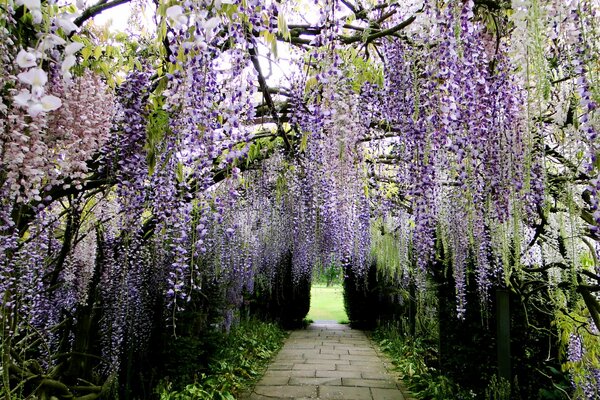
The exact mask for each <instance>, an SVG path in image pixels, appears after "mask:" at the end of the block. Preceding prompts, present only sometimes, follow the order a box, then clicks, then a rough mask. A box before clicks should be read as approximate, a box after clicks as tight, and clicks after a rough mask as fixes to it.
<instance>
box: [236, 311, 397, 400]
mask: <svg viewBox="0 0 600 400" xmlns="http://www.w3.org/2000/svg"><path fill="white" fill-rule="evenodd" d="M246 399H248V400H260V399H346V400H409V397H408V396H407V395H406V394H405V392H403V391H402V386H401V385H399V382H397V381H396V380H395V379H394V378H393V377H392V376H391V375H390V374H388V372H387V370H386V367H385V364H384V359H382V358H380V356H379V355H378V353H377V351H376V350H375V348H374V347H373V344H372V343H371V341H370V340H369V339H368V338H367V337H366V336H365V334H364V333H363V332H362V331H359V330H354V329H350V328H349V327H348V326H346V325H341V324H338V323H335V322H329V321H318V322H317V323H314V324H312V325H310V326H309V327H308V328H307V329H303V330H297V331H293V332H292V333H291V334H290V336H289V338H288V339H287V340H286V342H285V344H284V346H283V348H282V349H281V351H280V352H279V354H278V355H277V356H276V357H275V359H274V360H273V361H272V363H271V365H270V366H269V368H268V369H267V371H266V373H265V375H264V376H263V378H262V379H261V380H260V381H259V382H258V384H257V385H256V387H255V388H254V391H253V392H252V394H250V395H249V397H246Z"/></svg>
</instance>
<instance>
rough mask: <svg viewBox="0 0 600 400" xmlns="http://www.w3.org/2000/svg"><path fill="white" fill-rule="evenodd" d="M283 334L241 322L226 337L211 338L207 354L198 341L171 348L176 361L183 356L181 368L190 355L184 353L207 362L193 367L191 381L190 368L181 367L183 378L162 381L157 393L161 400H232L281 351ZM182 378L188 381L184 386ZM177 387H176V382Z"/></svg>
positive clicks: (264, 325) (271, 327)
mask: <svg viewBox="0 0 600 400" xmlns="http://www.w3.org/2000/svg"><path fill="white" fill-rule="evenodd" d="M285 336H286V333H285V331H283V330H282V329H281V328H280V327H279V326H277V325H276V324H273V323H265V322H262V321H260V320H257V319H248V320H243V321H242V322H241V323H240V324H239V325H237V326H235V327H233V328H232V329H231V331H230V332H229V334H225V335H223V334H212V335H210V336H209V337H207V338H206V340H205V341H204V343H205V345H206V348H208V349H210V350H209V351H206V349H205V350H204V351H202V349H200V348H198V347H197V345H198V344H199V343H200V341H197V342H192V343H188V341H180V342H179V343H178V344H175V345H174V349H177V354H174V356H175V357H179V356H182V358H181V360H180V362H181V363H182V364H184V363H185V362H186V360H188V359H189V357H190V354H188V355H187V356H186V355H185V352H186V350H188V351H198V350H200V352H201V353H203V354H204V357H203V358H204V359H205V360H206V362H205V363H204V365H199V364H197V363H196V362H195V361H194V363H193V365H195V366H196V367H197V370H196V371H195V373H194V374H193V379H190V375H189V372H190V370H191V369H192V367H191V365H182V368H184V369H183V371H186V373H185V375H184V376H176V377H175V376H174V377H169V378H165V379H164V380H162V381H161V383H160V384H159V386H158V387H157V389H156V393H157V394H158V395H159V396H160V399H161V400H190V399H196V400H204V399H207V400H208V399H235V398H236V397H235V396H236V395H237V394H239V393H240V392H242V391H244V390H246V389H247V388H248V387H249V386H250V385H251V384H252V383H254V382H255V380H256V379H257V378H258V377H259V376H260V374H261V372H262V370H263V369H264V368H265V367H266V365H267V364H268V362H269V361H270V359H271V358H272V356H273V355H274V354H275V353H276V352H277V351H278V350H279V349H280V348H281V345H282V344H283V339H284V338H285ZM184 378H185V379H188V380H187V382H185V383H183V384H181V383H182V382H184ZM176 381H177V382H179V384H175V382H176Z"/></svg>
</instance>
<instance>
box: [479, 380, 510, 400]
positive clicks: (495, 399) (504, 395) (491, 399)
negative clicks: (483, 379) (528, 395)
mask: <svg viewBox="0 0 600 400" xmlns="http://www.w3.org/2000/svg"><path fill="white" fill-rule="evenodd" d="M485 398H486V399H488V400H510V382H508V381H507V380H506V379H504V378H500V379H498V378H497V377H496V375H493V376H492V379H490V384H489V386H488V387H487V388H486V389H485Z"/></svg>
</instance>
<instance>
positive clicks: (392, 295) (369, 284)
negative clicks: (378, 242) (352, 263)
mask: <svg viewBox="0 0 600 400" xmlns="http://www.w3.org/2000/svg"><path fill="white" fill-rule="evenodd" d="M376 265H377V264H376V261H375V259H374V260H373V263H371V265H370V267H369V269H368V270H367V271H365V273H364V274H363V275H357V274H356V272H355V271H354V270H353V269H352V268H350V267H348V268H346V275H345V278H344V307H345V309H346V314H348V319H349V320H350V325H352V327H355V328H360V329H373V328H375V326H376V324H377V321H379V320H384V321H386V320H395V319H396V318H397V317H399V316H400V314H401V313H402V306H401V305H400V303H399V302H398V297H399V296H401V291H402V289H401V288H399V287H398V286H397V285H396V284H394V282H393V281H392V280H391V279H390V278H389V277H388V276H387V275H385V274H383V275H379V274H378V271H377V267H376Z"/></svg>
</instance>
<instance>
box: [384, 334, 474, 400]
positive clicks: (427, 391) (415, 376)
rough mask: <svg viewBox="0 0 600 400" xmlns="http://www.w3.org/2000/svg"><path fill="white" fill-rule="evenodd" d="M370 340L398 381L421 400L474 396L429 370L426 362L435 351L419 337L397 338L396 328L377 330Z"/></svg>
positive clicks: (466, 399) (438, 373) (462, 399)
mask: <svg viewBox="0 0 600 400" xmlns="http://www.w3.org/2000/svg"><path fill="white" fill-rule="evenodd" d="M373 339H374V341H375V342H376V343H377V344H378V345H379V348H380V349H381V350H382V351H383V352H385V353H387V354H388V355H389V356H390V357H391V359H392V362H393V364H394V365H395V367H396V368H395V369H396V370H397V371H398V372H399V374H400V378H401V379H402V380H403V381H404V383H405V384H406V385H407V386H408V388H409V389H410V390H411V392H413V394H414V396H415V397H416V398H419V399H421V400H430V399H432V400H447V399H457V400H471V399H475V394H474V393H472V392H470V391H467V390H464V389H462V388H460V387H459V386H458V385H457V384H455V383H454V382H453V381H452V380H451V379H450V378H447V377H445V376H443V375H441V373H440V372H439V371H438V370H437V369H436V368H433V367H431V366H430V365H429V364H430V361H431V359H432V357H435V354H436V349H435V348H434V346H432V345H430V344H427V343H426V342H424V341H423V340H422V339H421V338H410V337H407V336H401V335H400V334H399V333H398V329H397V328H396V327H390V326H387V327H380V328H378V329H377V330H375V331H374V333H373Z"/></svg>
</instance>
